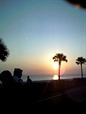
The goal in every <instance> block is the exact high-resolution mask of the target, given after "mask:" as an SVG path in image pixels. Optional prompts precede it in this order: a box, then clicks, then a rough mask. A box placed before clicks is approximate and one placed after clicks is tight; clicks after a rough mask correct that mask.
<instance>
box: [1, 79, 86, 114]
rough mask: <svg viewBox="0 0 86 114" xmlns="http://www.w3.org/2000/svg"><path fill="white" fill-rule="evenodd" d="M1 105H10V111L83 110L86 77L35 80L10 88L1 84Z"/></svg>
mask: <svg viewBox="0 0 86 114" xmlns="http://www.w3.org/2000/svg"><path fill="white" fill-rule="evenodd" d="M82 88H83V91H82ZM72 91H73V92H72ZM73 93H74V94H73ZM0 105H1V107H2V108H6V107H9V111H10V108H12V109H15V110H19V109H20V111H21V110H23V109H24V111H28V112H29V111H30V112H34V111H35V112H37V111H38V112H40V110H41V112H47V111H48V112H58V111H60V112H61V111H62V112H63V111H64V112H65V111H68V110H69V109H70V110H71V111H75V110H77V111H79V110H82V112H83V111H84V110H85V107H86V78H82V79H81V78H77V79H75V78H74V79H71V80H69V79H68V80H60V82H59V81H58V80H48V81H33V83H32V84H31V85H27V84H24V85H23V86H22V85H18V86H15V87H9V88H6V87H5V88H4V87H2V86H1V85H0ZM3 111H4V110H3ZM41 112H40V114H41Z"/></svg>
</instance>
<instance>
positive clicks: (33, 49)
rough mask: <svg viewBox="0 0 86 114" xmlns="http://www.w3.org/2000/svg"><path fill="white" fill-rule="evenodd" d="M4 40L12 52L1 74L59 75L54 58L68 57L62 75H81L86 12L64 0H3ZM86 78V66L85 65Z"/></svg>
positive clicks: (0, 66) (0, 31)
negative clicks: (56, 56)
mask: <svg viewBox="0 0 86 114" xmlns="http://www.w3.org/2000/svg"><path fill="white" fill-rule="evenodd" d="M0 37H1V38H2V39H3V41H4V43H5V44H6V46H7V48H8V49H9V52H10V54H9V56H8V58H7V60H6V61H5V62H2V61H0V72H2V71H3V70H7V69H8V70H10V71H11V72H12V73H13V71H14V68H21V69H23V74H24V75H25V74H29V75H40V74H42V75H46V74H47V75H52V74H54V73H56V71H55V69H54V68H53V66H54V61H53V59H52V57H53V56H54V55H55V54H56V53H63V54H64V55H66V57H67V60H68V62H67V63H65V62H62V66H61V73H62V74H79V73H80V66H78V65H77V64H76V63H75V62H76V59H77V58H78V57H81V56H82V57H84V58H86V10H85V9H78V8H76V7H74V6H72V5H70V4H69V3H67V2H65V1H64V0H0ZM83 70H84V73H85V74H86V65H83Z"/></svg>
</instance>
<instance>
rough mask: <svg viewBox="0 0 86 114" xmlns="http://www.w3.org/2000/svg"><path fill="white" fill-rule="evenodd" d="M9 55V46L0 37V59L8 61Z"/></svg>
mask: <svg viewBox="0 0 86 114" xmlns="http://www.w3.org/2000/svg"><path fill="white" fill-rule="evenodd" d="M8 55H9V50H8V49H7V46H6V45H5V44H4V42H3V40H2V39H0V60H1V61H6V59H7V57H8Z"/></svg>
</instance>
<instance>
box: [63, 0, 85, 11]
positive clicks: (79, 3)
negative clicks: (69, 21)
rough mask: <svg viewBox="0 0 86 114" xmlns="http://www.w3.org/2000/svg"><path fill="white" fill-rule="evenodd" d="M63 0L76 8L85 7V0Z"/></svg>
mask: <svg viewBox="0 0 86 114" xmlns="http://www.w3.org/2000/svg"><path fill="white" fill-rule="evenodd" d="M65 1H67V2H69V3H70V4H72V5H74V6H76V7H78V8H84V9H86V0H65Z"/></svg>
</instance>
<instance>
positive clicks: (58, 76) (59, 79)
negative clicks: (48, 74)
mask: <svg viewBox="0 0 86 114" xmlns="http://www.w3.org/2000/svg"><path fill="white" fill-rule="evenodd" d="M60 67H61V62H59V69H58V78H59V81H60Z"/></svg>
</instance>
